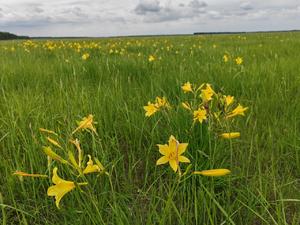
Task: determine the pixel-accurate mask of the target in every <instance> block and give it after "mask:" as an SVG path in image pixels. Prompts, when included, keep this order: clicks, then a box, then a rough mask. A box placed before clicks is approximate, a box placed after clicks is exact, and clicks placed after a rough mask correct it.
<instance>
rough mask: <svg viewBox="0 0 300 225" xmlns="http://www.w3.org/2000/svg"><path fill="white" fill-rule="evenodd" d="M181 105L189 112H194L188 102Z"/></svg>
mask: <svg viewBox="0 0 300 225" xmlns="http://www.w3.org/2000/svg"><path fill="white" fill-rule="evenodd" d="M181 105H182V107H183V108H185V109H187V110H189V111H191V110H192V108H191V105H190V104H189V103H188V102H182V103H181Z"/></svg>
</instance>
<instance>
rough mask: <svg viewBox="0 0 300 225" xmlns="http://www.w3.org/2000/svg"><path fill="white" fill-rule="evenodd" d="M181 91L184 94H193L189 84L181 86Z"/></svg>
mask: <svg viewBox="0 0 300 225" xmlns="http://www.w3.org/2000/svg"><path fill="white" fill-rule="evenodd" d="M181 89H182V90H183V92H184V93H188V92H193V89H192V85H191V83H190V82H186V83H185V84H184V85H183V86H181Z"/></svg>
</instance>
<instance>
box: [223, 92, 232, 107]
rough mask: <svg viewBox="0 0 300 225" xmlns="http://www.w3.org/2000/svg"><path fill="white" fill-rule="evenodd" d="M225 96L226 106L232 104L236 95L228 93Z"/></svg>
mask: <svg viewBox="0 0 300 225" xmlns="http://www.w3.org/2000/svg"><path fill="white" fill-rule="evenodd" d="M224 97H225V105H226V107H228V106H230V105H231V104H232V103H233V102H234V96H231V95H227V96H224Z"/></svg>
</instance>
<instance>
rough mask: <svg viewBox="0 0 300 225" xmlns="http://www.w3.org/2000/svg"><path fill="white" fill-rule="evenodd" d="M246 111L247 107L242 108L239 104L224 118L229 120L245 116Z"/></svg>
mask: <svg viewBox="0 0 300 225" xmlns="http://www.w3.org/2000/svg"><path fill="white" fill-rule="evenodd" d="M247 109H248V107H243V106H241V105H240V104H238V106H237V107H236V108H235V109H234V110H232V112H231V113H230V114H229V115H227V116H226V118H231V117H234V116H237V115H241V116H245V113H244V112H245V111H246V110H247Z"/></svg>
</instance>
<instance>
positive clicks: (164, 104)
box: [155, 97, 170, 108]
mask: <svg viewBox="0 0 300 225" xmlns="http://www.w3.org/2000/svg"><path fill="white" fill-rule="evenodd" d="M155 102H156V106H157V108H160V107H166V108H170V104H169V103H168V101H167V99H166V97H162V98H161V97H156V98H155Z"/></svg>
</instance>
